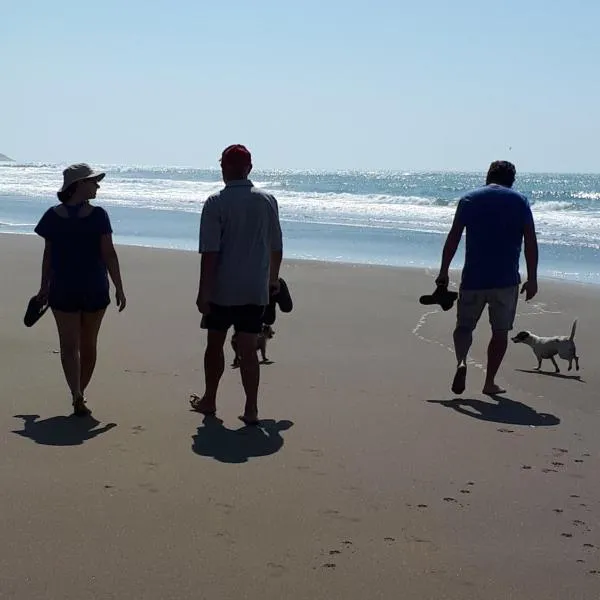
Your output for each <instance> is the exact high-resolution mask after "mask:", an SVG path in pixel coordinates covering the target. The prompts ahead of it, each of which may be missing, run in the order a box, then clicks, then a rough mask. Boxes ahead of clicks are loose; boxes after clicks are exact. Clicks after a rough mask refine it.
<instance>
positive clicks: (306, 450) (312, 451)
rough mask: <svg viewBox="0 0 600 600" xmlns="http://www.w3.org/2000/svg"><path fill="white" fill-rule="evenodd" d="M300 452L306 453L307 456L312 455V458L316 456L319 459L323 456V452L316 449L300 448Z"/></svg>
mask: <svg viewBox="0 0 600 600" xmlns="http://www.w3.org/2000/svg"><path fill="white" fill-rule="evenodd" d="M302 452H308V453H309V454H312V455H313V456H318V457H319V458H320V457H321V456H323V451H322V450H317V449H316V448H302Z"/></svg>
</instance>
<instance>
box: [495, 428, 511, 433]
mask: <svg viewBox="0 0 600 600" xmlns="http://www.w3.org/2000/svg"><path fill="white" fill-rule="evenodd" d="M498 431H499V432H500V433H514V430H513V429H506V427H500V428H499V429H498Z"/></svg>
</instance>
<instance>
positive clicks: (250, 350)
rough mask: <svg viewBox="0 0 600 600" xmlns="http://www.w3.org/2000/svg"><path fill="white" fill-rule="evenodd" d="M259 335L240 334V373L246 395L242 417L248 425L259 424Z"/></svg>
mask: <svg viewBox="0 0 600 600" xmlns="http://www.w3.org/2000/svg"><path fill="white" fill-rule="evenodd" d="M257 337H258V336H257V335H256V334H253V333H239V334H238V350H239V353H240V372H241V375H242V385H243V386H244V392H245V393H246V406H245V407H244V415H243V416H242V417H240V418H241V419H242V421H244V423H246V424H247V425H252V424H255V423H257V422H258V386H259V384H260V365H259V363H258V355H257V353H256V342H257Z"/></svg>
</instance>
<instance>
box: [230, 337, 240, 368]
mask: <svg viewBox="0 0 600 600" xmlns="http://www.w3.org/2000/svg"><path fill="white" fill-rule="evenodd" d="M231 347H232V348H233V362H232V363H231V366H232V367H233V368H234V369H236V368H237V367H239V366H240V357H239V356H238V351H237V340H236V339H235V338H233V337H232V338H231Z"/></svg>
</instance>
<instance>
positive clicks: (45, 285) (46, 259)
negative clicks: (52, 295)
mask: <svg viewBox="0 0 600 600" xmlns="http://www.w3.org/2000/svg"><path fill="white" fill-rule="evenodd" d="M51 254H52V242H50V241H48V240H46V241H45V244H44V255H43V256H42V281H41V283H40V291H39V292H38V298H39V299H40V300H41V301H43V302H44V303H45V302H46V301H47V300H48V290H49V289H50V280H51V279H52V261H51Z"/></svg>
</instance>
